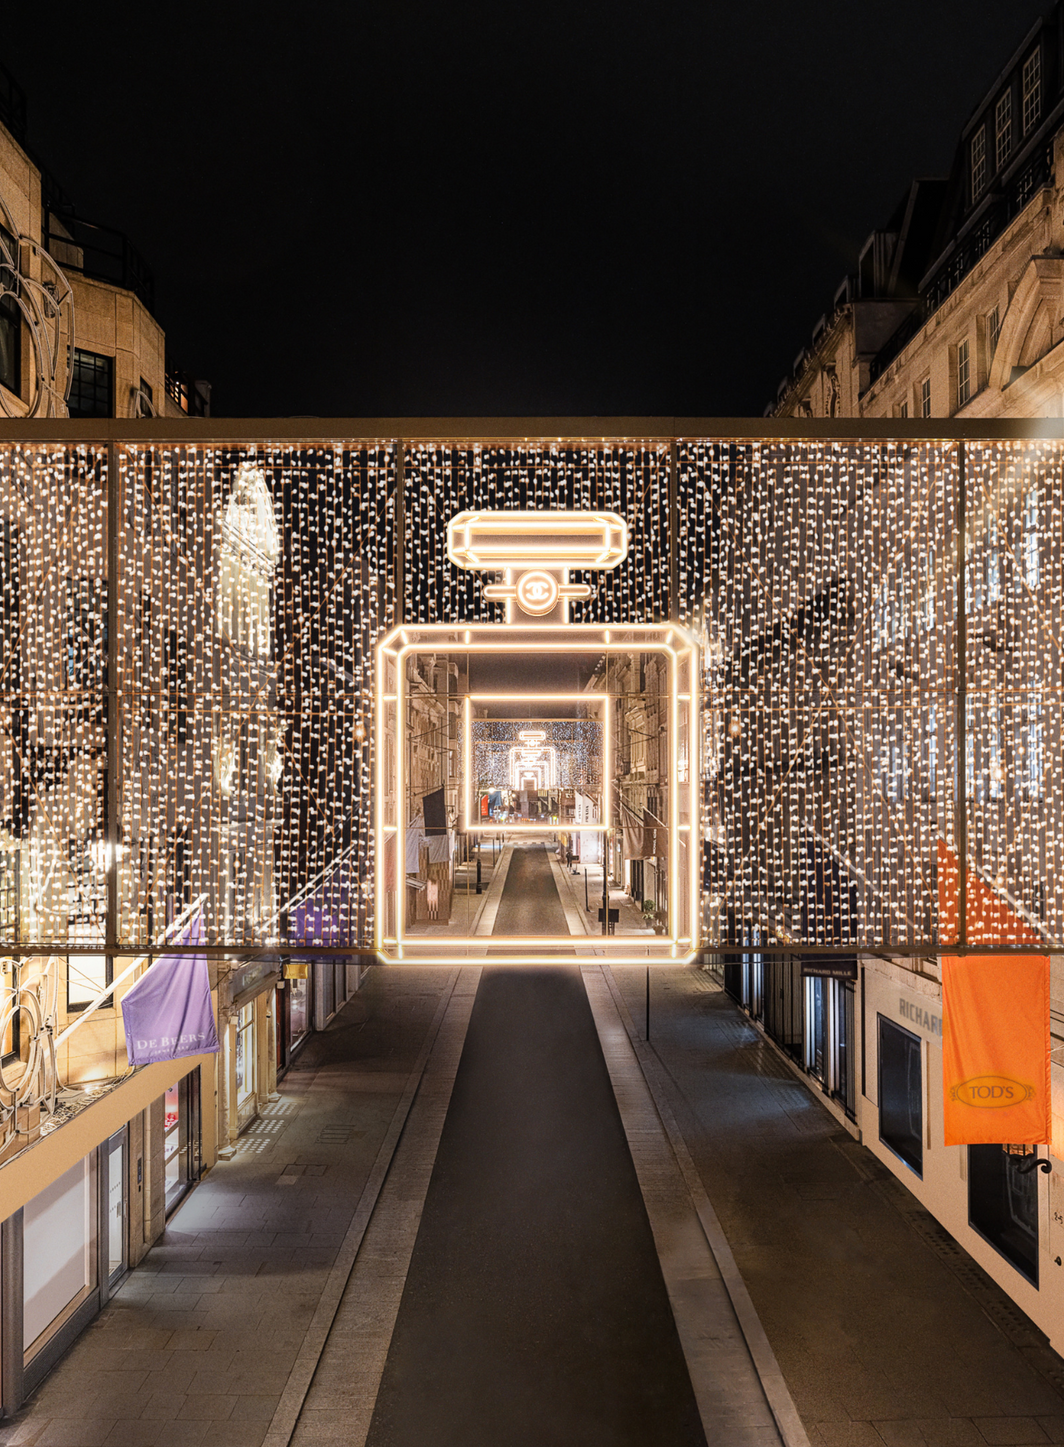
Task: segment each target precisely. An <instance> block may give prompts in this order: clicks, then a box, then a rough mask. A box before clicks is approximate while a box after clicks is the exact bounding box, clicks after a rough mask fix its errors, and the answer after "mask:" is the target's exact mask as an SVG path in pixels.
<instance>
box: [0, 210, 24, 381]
mask: <svg viewBox="0 0 1064 1447" xmlns="http://www.w3.org/2000/svg"><path fill="white" fill-rule="evenodd" d="M17 260H18V242H17V241H16V240H15V238H14V237H13V236H12V234H11V232H10V231H8V230H7V228H6V227H4V226H0V293H2V294H0V382H2V383H3V385H4V386H5V387H6V388H7V390H8V391H9V392H14V393H15V395H16V396H19V395H21V391H22V313H21V311H19V305H18V300H17V298H16V295H15V293H16V292H17V290H18V277H17V275H16V273H15V271H14V270H13V269H12V268H13V265H14V263H15V262H16V261H17Z"/></svg>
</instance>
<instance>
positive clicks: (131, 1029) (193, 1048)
mask: <svg viewBox="0 0 1064 1447" xmlns="http://www.w3.org/2000/svg"><path fill="white" fill-rule="evenodd" d="M174 943H175V944H181V945H200V944H202V943H203V919H202V917H201V916H200V915H199V914H197V915H196V916H195V918H194V919H192V920H190V921H189V923H188V924H187V925H186V926H185V928H184V930H183V931H182V932H181V935H180V936H179V938H178V939H177V940H175V941H174ZM122 1018H123V1020H124V1021H125V1026H126V1054H127V1055H128V1056H129V1063H130V1065H154V1064H155V1062H156V1061H158V1060H179V1059H180V1058H181V1056H183V1055H204V1054H208V1053H210V1052H212V1051H215V1050H217V1049H218V1031H217V1029H216V1027H215V1024H214V1009H213V1007H212V1005H211V980H210V973H209V971H208V969H207V956H206V955H161V956H160V957H159V959H157V960H156V961H155V963H154V964H153V965H152V966H151V968H150V969H149V970H148V971H147V972H146V973H145V974H143V975H142V976H141V977H140V979H139V980H138V981H137V983H136V984H135V985H134V986H133V988H132V989H131V990H130V991H128V992H127V994H126V995H125V996H124V997H123V1000H122Z"/></svg>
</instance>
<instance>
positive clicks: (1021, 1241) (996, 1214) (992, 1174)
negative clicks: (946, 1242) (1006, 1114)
mask: <svg viewBox="0 0 1064 1447" xmlns="http://www.w3.org/2000/svg"><path fill="white" fill-rule="evenodd" d="M1032 1149H1033V1147H1032ZM1030 1167H1031V1162H1030V1161H1029V1160H1028V1159H1027V1157H1026V1156H1023V1155H1018V1154H1013V1153H1012V1152H1011V1151H1008V1150H1006V1148H1005V1147H1004V1146H969V1147H968V1222H969V1224H970V1225H971V1226H972V1228H973V1229H974V1230H976V1231H978V1232H979V1235H980V1236H982V1238H983V1240H984V1241H989V1242H990V1245H991V1246H993V1248H994V1250H995V1251H1000V1252H1001V1254H1002V1256H1004V1258H1005V1260H1006V1261H1008V1262H1009V1263H1010V1264H1011V1265H1013V1266H1015V1268H1016V1270H1017V1271H1018V1272H1019V1273H1020V1274H1021V1276H1026V1278H1027V1280H1028V1281H1030V1282H1032V1283H1033V1284H1034V1285H1035V1286H1037V1285H1038V1182H1039V1179H1040V1177H1039V1174H1038V1172H1037V1171H1033V1170H1031V1169H1030Z"/></svg>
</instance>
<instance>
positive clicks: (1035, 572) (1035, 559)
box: [1023, 487, 1042, 588]
mask: <svg viewBox="0 0 1064 1447" xmlns="http://www.w3.org/2000/svg"><path fill="white" fill-rule="evenodd" d="M1023 580H1024V582H1025V583H1026V584H1027V586H1028V588H1037V587H1038V586H1039V584H1040V583H1041V581H1042V559H1041V554H1040V551H1039V546H1038V488H1037V487H1030V488H1028V489H1027V496H1026V498H1025V499H1024V507H1023Z"/></svg>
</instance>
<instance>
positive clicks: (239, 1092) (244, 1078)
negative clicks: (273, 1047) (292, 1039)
mask: <svg viewBox="0 0 1064 1447" xmlns="http://www.w3.org/2000/svg"><path fill="white" fill-rule="evenodd" d="M254 1093H255V1006H254V1004H253V1003H252V1004H250V1005H245V1006H244V1008H243V1009H242V1010H241V1011H240V1019H239V1022H238V1024H237V1031H236V1103H237V1106H238V1108H239V1107H240V1106H242V1105H243V1104H244V1103H245V1101H247V1100H248V1098H249V1097H250V1096H252V1095H254Z"/></svg>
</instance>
